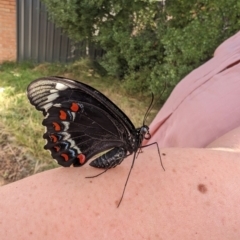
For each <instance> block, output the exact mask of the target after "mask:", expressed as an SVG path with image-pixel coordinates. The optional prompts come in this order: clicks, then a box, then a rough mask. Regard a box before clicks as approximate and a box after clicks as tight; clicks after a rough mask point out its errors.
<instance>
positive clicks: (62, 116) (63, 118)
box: [59, 110, 67, 120]
mask: <svg viewBox="0 0 240 240" xmlns="http://www.w3.org/2000/svg"><path fill="white" fill-rule="evenodd" d="M59 118H60V119H61V120H66V119H67V113H66V112H64V111H63V110H60V115H59Z"/></svg>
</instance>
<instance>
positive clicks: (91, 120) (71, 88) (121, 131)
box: [27, 77, 135, 166]
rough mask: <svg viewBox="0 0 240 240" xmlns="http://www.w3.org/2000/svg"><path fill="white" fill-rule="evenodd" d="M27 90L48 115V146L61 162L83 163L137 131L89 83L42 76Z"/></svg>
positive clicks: (113, 105)
mask: <svg viewBox="0 0 240 240" xmlns="http://www.w3.org/2000/svg"><path fill="white" fill-rule="evenodd" d="M27 93H28V98H29V100H30V102H31V104H32V105H34V106H35V107H36V109H37V110H39V111H42V112H43V114H44V116H45V119H44V120H43V125H44V126H46V133H45V134H44V136H43V137H44V138H45V139H46V140H47V144H46V145H45V149H48V150H50V151H51V154H52V157H53V158H54V159H56V160H57V161H58V163H59V164H60V165H63V166H70V165H71V164H73V165H74V166H81V165H83V164H84V163H86V161H87V160H88V159H90V158H91V157H93V156H94V155H96V154H97V153H99V152H102V151H105V150H107V149H110V148H113V147H123V146H126V144H127V143H126V139H128V138H129V137H131V136H132V134H133V132H134V130H135V128H134V126H133V124H132V123H131V121H130V120H129V119H128V117H127V116H126V115H125V114H124V113H123V112H122V111H121V110H120V109H119V108H118V107H117V106H116V105H115V104H114V103H112V102H111V101H110V100H109V99H108V98H107V97H105V96H104V95H103V94H101V93H100V92H98V91H97V90H96V89H94V88H92V87H90V86H88V85H86V84H83V83H80V82H77V81H74V80H70V79H66V78H61V77H47V78H40V79H37V80H35V81H33V82H32V83H31V84H30V85H29V86H28V89H27ZM126 148H127V147H126Z"/></svg>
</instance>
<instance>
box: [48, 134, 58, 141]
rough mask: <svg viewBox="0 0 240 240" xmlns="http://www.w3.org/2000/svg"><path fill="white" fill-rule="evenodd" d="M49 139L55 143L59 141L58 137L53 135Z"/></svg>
mask: <svg viewBox="0 0 240 240" xmlns="http://www.w3.org/2000/svg"><path fill="white" fill-rule="evenodd" d="M49 137H50V138H51V141H52V142H54V143H55V142H57V140H58V139H57V137H56V136H55V135H53V134H51V135H50V136H49Z"/></svg>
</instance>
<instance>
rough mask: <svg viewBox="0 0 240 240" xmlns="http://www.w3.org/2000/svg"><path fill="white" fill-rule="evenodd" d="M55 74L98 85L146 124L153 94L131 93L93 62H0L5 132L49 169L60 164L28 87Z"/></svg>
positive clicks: (136, 121) (0, 105)
mask: <svg viewBox="0 0 240 240" xmlns="http://www.w3.org/2000/svg"><path fill="white" fill-rule="evenodd" d="M52 75H55V76H56V75H58V76H65V77H68V78H73V79H77V80H80V81H82V82H84V83H87V84H89V85H91V86H92V87H94V88H97V89H98V90H99V91H101V92H102V93H103V94H105V95H106V96H107V97H109V98H110V99H111V100H112V101H113V102H114V103H116V105H118V106H119V107H120V108H121V109H122V110H123V111H124V112H125V113H126V114H127V115H128V116H129V117H130V119H131V120H132V122H133V123H134V124H135V126H136V127H139V126H141V125H142V121H143V117H144V114H145V112H146V110H147V108H148V105H149V103H150V100H151V97H149V98H144V99H140V98H139V97H138V98H137V97H136V96H135V97H134V96H129V95H127V94H126V92H125V91H124V89H123V88H122V87H121V82H120V81H118V80H115V79H113V78H110V77H107V76H101V75H100V74H99V73H98V71H97V70H96V68H94V66H93V65H92V63H90V62H89V61H86V60H85V61H79V62H76V63H74V64H69V65H60V64H40V65H34V64H32V63H19V64H18V63H12V62H5V63H3V64H2V65H0V122H1V125H3V128H4V129H3V130H4V132H8V133H9V135H10V136H12V138H13V139H14V143H15V144H16V145H17V146H21V147H22V148H24V149H25V151H24V152H27V154H29V155H31V156H32V157H33V158H34V159H35V160H36V161H38V162H39V164H43V165H46V166H47V168H52V167H55V166H56V165H55V163H54V161H52V159H51V156H50V154H49V153H48V152H47V151H45V150H44V149H43V146H44V145H45V141H44V140H43V139H42V135H43V133H44V131H45V130H44V127H43V126H42V125H41V122H42V120H43V116H42V114H41V113H40V112H38V111H37V110H36V109H35V108H34V107H33V106H32V105H31V104H30V103H29V102H28V99H27V96H26V88H27V86H28V84H29V83H30V82H31V81H32V80H34V79H36V78H39V77H43V76H52ZM158 109H159V108H158V107H157V108H155V109H153V110H152V112H151V114H150V116H149V118H148V121H147V124H149V123H150V121H151V120H152V119H153V117H154V116H155V115H156V113H157V111H158ZM2 132H3V131H2ZM0 138H1V135H0ZM0 143H1V139H0Z"/></svg>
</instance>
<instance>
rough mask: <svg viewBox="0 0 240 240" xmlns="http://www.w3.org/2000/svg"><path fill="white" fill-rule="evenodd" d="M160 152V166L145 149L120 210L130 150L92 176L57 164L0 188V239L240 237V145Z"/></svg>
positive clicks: (85, 168) (89, 171)
mask: <svg viewBox="0 0 240 240" xmlns="http://www.w3.org/2000/svg"><path fill="white" fill-rule="evenodd" d="M237 130H239V129H237ZM238 133H240V131H239V132H238ZM231 134H233V135H235V133H234V131H233V133H231ZM239 137H240V134H239ZM229 138H230V136H229ZM238 139H240V138H238ZM222 144H224V141H223V142H221V141H219V142H218V143H217V144H216V145H215V146H214V147H216V146H217V147H218V146H221V145H222ZM161 154H162V161H163V164H164V167H165V169H166V171H165V172H164V171H163V169H162V168H161V165H160V162H159V156H158V154H157V150H156V147H155V146H151V147H148V148H144V149H143V153H141V154H140V155H139V156H138V158H137V159H136V162H135V165H134V168H133V171H132V174H131V176H130V179H129V182H128V185H127V189H126V192H125V195H124V198H123V201H122V203H121V205H120V207H119V208H117V204H118V201H119V199H120V197H121V193H122V189H123V186H124V183H125V180H126V177H127V174H128V172H129V168H130V166H131V163H132V156H130V157H128V158H127V159H125V160H124V161H123V163H122V164H121V165H120V166H117V167H116V168H115V169H111V170H109V171H107V173H105V174H103V175H101V176H99V177H97V178H92V179H86V178H85V177H86V176H93V175H96V174H98V173H99V172H101V170H99V169H94V168H92V167H90V166H88V165H85V166H83V167H81V168H62V167H60V168H57V169H54V170H49V171H46V172H43V173H40V174H36V175H34V176H31V177H28V178H25V179H23V180H20V181H18V182H15V183H12V184H9V185H6V186H3V187H1V188H0V219H1V220H0V239H24V240H25V239H116V240H118V239H151V240H152V239H186V240H187V239H218V240H219V239H231V240H233V239H240V228H239V226H240V214H239V212H240V204H239V203H240V191H239V183H240V174H239V172H240V164H239V160H240V153H239V151H236V152H234V151H232V152H231V151H218V150H212V149H186V148H185V149H176V148H168V149H161Z"/></svg>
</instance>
